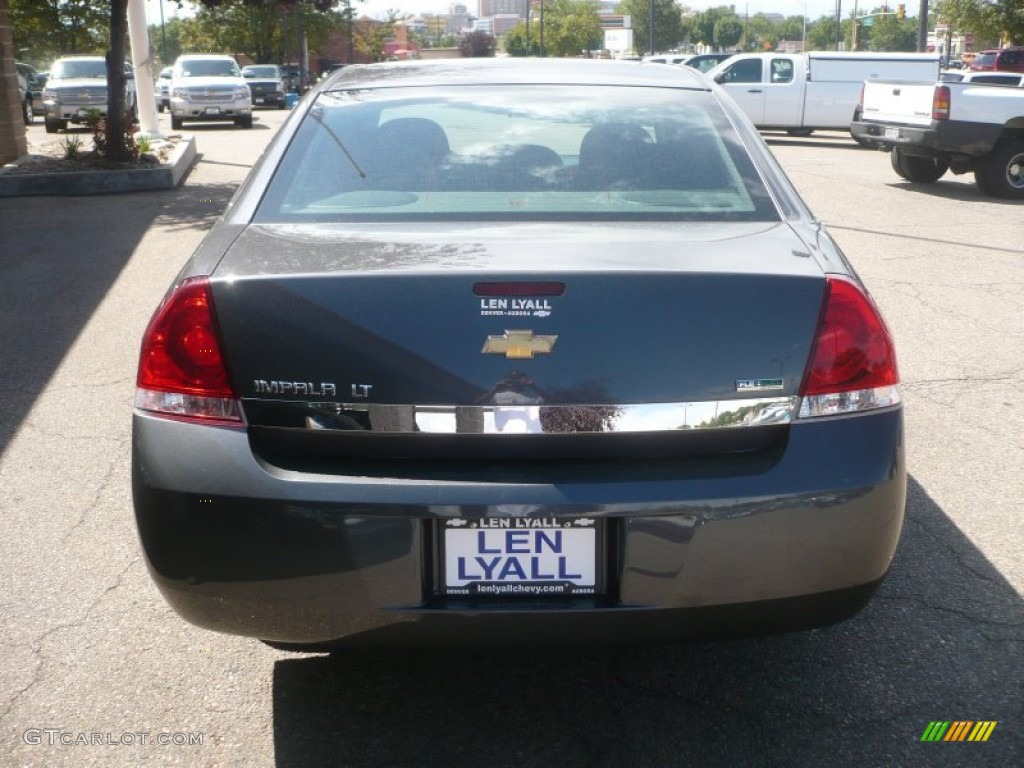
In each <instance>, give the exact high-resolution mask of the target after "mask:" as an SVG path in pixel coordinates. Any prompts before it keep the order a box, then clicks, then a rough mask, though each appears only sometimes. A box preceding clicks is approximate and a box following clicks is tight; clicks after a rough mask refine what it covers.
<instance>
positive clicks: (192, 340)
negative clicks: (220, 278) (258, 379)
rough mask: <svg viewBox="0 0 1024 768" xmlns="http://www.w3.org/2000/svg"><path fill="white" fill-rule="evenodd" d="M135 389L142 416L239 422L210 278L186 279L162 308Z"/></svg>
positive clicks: (146, 343)
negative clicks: (147, 412)
mask: <svg viewBox="0 0 1024 768" xmlns="http://www.w3.org/2000/svg"><path fill="white" fill-rule="evenodd" d="M136 386H137V388H138V392H137V393H136V406H137V407H139V408H142V409H144V410H150V411H157V412H163V413H170V414H174V415H179V416H191V417H198V418H203V419H211V418H212V419H219V420H224V419H227V420H230V421H238V420H239V417H238V411H237V406H236V405H235V400H236V398H237V395H236V394H235V391H234V389H233V388H232V386H231V383H230V382H229V380H228V372H227V368H226V366H225V364H224V356H223V354H222V351H221V345H220V340H219V334H218V332H217V321H216V315H215V311H214V305H213V292H212V291H211V289H210V281H209V279H208V278H206V277H192V278H188V279H187V280H185V281H183V282H182V283H181V284H179V285H178V286H176V287H175V288H174V290H173V291H172V292H171V294H170V295H169V296H168V297H167V298H166V299H165V300H164V302H163V304H161V305H160V308H159V309H158V310H157V311H156V314H155V315H154V316H153V319H152V320H150V322H149V327H148V328H146V333H145V335H144V336H143V339H142V353H141V355H140V358H139V373H138V377H137V379H136Z"/></svg>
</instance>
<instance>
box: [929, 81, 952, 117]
mask: <svg viewBox="0 0 1024 768" xmlns="http://www.w3.org/2000/svg"><path fill="white" fill-rule="evenodd" d="M948 119H949V86H948V85H937V86H935V92H934V93H933V94H932V120H948Z"/></svg>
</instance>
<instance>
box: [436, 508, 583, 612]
mask: <svg viewBox="0 0 1024 768" xmlns="http://www.w3.org/2000/svg"><path fill="white" fill-rule="evenodd" d="M442 531H443V536H442V562H443V564H444V568H443V572H442V576H441V591H442V592H443V593H444V594H446V595H478V596H486V595H493V596H495V597H501V596H516V595H522V596H530V597H537V596H557V595H592V594H594V593H595V591H596V589H597V585H598V568H597V562H598V558H597V551H598V543H599V541H598V539H599V537H598V523H597V521H596V520H593V519H590V518H578V519H574V520H558V519H555V518H528V517H498V518H485V519H477V520H467V519H465V518H457V519H452V520H446V521H445V523H444V526H443V527H442Z"/></svg>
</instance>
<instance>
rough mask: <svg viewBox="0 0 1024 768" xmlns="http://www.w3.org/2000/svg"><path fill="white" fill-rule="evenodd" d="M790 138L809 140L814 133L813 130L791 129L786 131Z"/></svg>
mask: <svg viewBox="0 0 1024 768" xmlns="http://www.w3.org/2000/svg"><path fill="white" fill-rule="evenodd" d="M786 133H788V134H789V135H790V136H799V137H800V138H807V137H808V136H810V135H811V134H812V133H814V129H813V128H790V129H789V130H788V131H786Z"/></svg>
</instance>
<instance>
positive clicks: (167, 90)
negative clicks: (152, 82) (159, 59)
mask: <svg viewBox="0 0 1024 768" xmlns="http://www.w3.org/2000/svg"><path fill="white" fill-rule="evenodd" d="M173 74H174V67H164V68H163V69H161V70H160V75H159V76H158V77H157V79H156V87H155V88H154V89H153V90H154V93H155V94H156V111H157V112H163V111H164V110H165V109H170V108H171V76H172V75H173Z"/></svg>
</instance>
